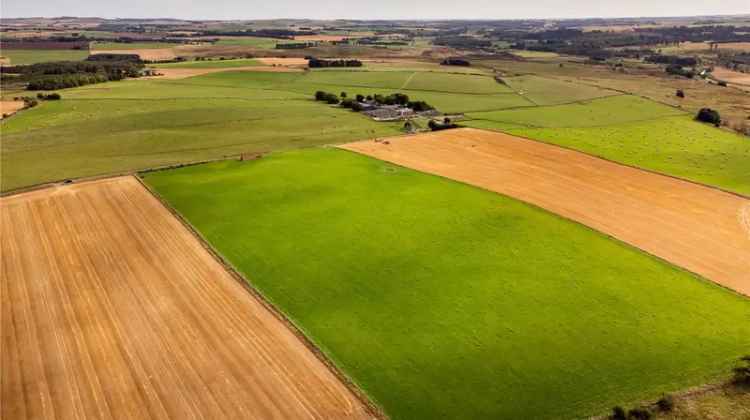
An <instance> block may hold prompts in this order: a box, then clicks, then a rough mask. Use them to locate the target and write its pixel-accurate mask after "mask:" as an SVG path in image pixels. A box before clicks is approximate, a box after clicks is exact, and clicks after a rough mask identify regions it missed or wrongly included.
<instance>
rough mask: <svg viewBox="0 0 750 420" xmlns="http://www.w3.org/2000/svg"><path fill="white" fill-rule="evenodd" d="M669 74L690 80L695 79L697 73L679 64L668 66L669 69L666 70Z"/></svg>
mask: <svg viewBox="0 0 750 420" xmlns="http://www.w3.org/2000/svg"><path fill="white" fill-rule="evenodd" d="M664 71H666V72H667V73H669V74H674V75H675V76H682V77H687V78H688V79H692V78H693V77H695V71H693V70H686V69H684V68H683V67H682V66H680V65H677V64H670V65H668V66H667V68H665V69H664Z"/></svg>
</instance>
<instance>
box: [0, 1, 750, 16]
mask: <svg viewBox="0 0 750 420" xmlns="http://www.w3.org/2000/svg"><path fill="white" fill-rule="evenodd" d="M0 6H1V7H0V16H2V17H5V18H11V17H32V16H33V17H55V16H96V17H104V18H164V17H170V18H178V19H273V18H311V19H338V18H342V19H520V18H580V17H639V16H649V17H657V16H697V15H722V14H750V0H714V1H707V0H527V1H518V0H513V1H508V0H460V1H456V0H375V1H372V0H319V1H310V0H210V1H205V0H204V1H195V0H127V1H122V0H119V1H113V0H0Z"/></svg>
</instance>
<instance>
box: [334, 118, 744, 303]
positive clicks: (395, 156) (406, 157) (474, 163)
mask: <svg viewBox="0 0 750 420" xmlns="http://www.w3.org/2000/svg"><path fill="white" fill-rule="evenodd" d="M386 141H387V143H386ZM342 147H343V148H345V149H348V150H352V151H355V152H358V153H363V154H366V155H369V156H373V157H376V158H378V159H382V160H385V161H388V162H392V163H395V164H398V165H403V166H406V167H409V168H413V169H416V170H420V171H424V172H428V173H432V174H436V175H440V176H444V177H447V178H451V179H455V180H458V181H461V182H465V183H468V184H471V185H475V186H478V187H481V188H485V189H488V190H492V191H496V192H499V193H502V194H505V195H508V196H511V197H515V198H517V199H519V200H522V201H525V202H528V203H531V204H534V205H537V206H539V207H542V208H545V209H547V210H549V211H551V212H554V213H557V214H559V215H561V216H563V217H566V218H569V219H572V220H575V221H577V222H580V223H582V224H585V225H587V226H590V227H592V228H594V229H596V230H599V231H601V232H603V233H605V234H608V235H611V236H613V237H615V238H618V239H620V240H621V241H623V242H626V243H629V244H631V245H633V246H636V247H638V248H641V249H643V250H645V251H646V252H649V253H651V254H653V255H656V256H658V257H661V258H663V259H665V260H667V261H670V262H671V263H673V264H675V265H678V266H681V267H684V268H686V269H688V270H690V271H693V272H695V273H697V274H700V275H702V276H704V277H706V278H708V279H710V280H712V281H714V282H716V283H719V284H721V285H723V286H726V287H728V288H731V289H734V290H736V291H737V292H740V293H743V294H745V295H747V296H750V200H748V199H745V198H741V197H739V196H736V195H733V194H729V193H725V192H722V191H719V190H716V189H713V188H708V187H704V186H700V185H697V184H693V183H690V182H686V181H682V180H678V179H675V178H670V177H667V176H663V175H658V174H654V173H650V172H646V171H642V170H639V169H634V168H631V167H627V166H623V165H619V164H616V163H612V162H609V161H605V160H602V159H598V158H595V157H592V156H589V155H586V154H582V153H579V152H575V151H572V150H567V149H563V148H559V147H555V146H551V145H547V144H543V143H539V142H536V141H532V140H527V139H523V138H518V137H514V136H510V135H507V134H503V133H496V132H489V131H484V130H477V129H470V128H463V129H455V130H445V131H440V132H436V133H428V134H420V135H416V136H403V137H396V138H390V139H385V140H384V141H372V140H369V141H363V142H357V143H350V144H347V145H344V146H342Z"/></svg>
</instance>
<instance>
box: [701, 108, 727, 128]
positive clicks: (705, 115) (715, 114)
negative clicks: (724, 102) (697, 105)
mask: <svg viewBox="0 0 750 420" xmlns="http://www.w3.org/2000/svg"><path fill="white" fill-rule="evenodd" d="M695 119H696V120H698V121H701V122H705V123H709V124H713V125H715V126H717V127H718V126H719V124H721V115H719V111H716V110H714V109H711V108H701V110H700V111H698V115H696V116H695Z"/></svg>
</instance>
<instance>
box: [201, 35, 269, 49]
mask: <svg viewBox="0 0 750 420" xmlns="http://www.w3.org/2000/svg"><path fill="white" fill-rule="evenodd" d="M211 38H212V37H211ZM278 42H279V40H278V39H275V38H261V37H255V36H252V37H246V36H242V37H241V36H237V37H231V36H222V37H219V40H218V41H216V43H215V44H214V45H220V46H241V47H254V48H262V49H273V48H276V43H278Z"/></svg>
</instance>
